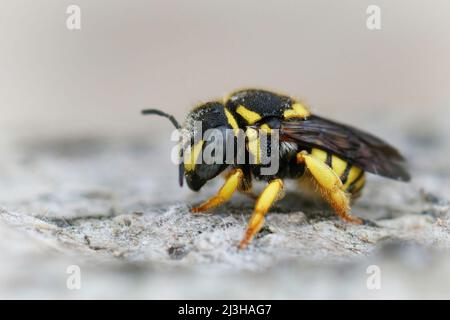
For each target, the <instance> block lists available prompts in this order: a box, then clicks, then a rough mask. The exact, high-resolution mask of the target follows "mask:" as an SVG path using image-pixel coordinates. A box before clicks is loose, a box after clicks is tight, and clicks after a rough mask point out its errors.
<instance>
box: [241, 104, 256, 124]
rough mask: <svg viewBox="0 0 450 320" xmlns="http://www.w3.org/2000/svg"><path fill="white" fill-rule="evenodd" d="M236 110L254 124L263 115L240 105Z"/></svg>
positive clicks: (249, 122)
mask: <svg viewBox="0 0 450 320" xmlns="http://www.w3.org/2000/svg"><path fill="white" fill-rule="evenodd" d="M236 112H237V113H238V114H239V115H240V116H241V117H242V118H244V119H245V121H247V123H248V124H254V123H255V122H257V121H259V120H261V116H260V115H259V114H257V113H256V112H254V111H251V110H248V109H247V108H246V107H244V106H239V107H238V108H237V109H236Z"/></svg>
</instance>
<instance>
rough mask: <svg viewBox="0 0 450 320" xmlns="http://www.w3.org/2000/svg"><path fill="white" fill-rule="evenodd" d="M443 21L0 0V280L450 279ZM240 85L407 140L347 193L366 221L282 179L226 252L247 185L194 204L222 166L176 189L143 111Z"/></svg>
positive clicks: (349, 0)
mask: <svg viewBox="0 0 450 320" xmlns="http://www.w3.org/2000/svg"><path fill="white" fill-rule="evenodd" d="M69 5H78V6H79V7H80V8H81V30H69V29H68V28H67V27H66V20H67V19H68V17H69V14H67V13H66V10H67V8H68V6H69ZM370 5H377V6H379V7H380V9H381V29H380V30H369V29H368V28H367V26H366V21H367V18H368V16H369V15H368V14H367V13H366V10H367V8H368V7H369V6H370ZM449 32H450V2H449V1H448V0H433V1H432V3H431V2H430V1H425V0H396V1H389V0H371V1H366V0H341V1H332V0H302V1H300V0H279V1H260V0H259V1H258V0H246V1H242V0H226V1H225V0H223V1H209V0H191V1H182V0H173V1H163V0H151V1H144V0H141V1H138V0H129V1H126V2H125V1H120V0H71V1H66V0H45V1H44V0H39V1H36V0H2V1H0V298H11V297H15V298H17V297H18V298H59V299H61V298H122V299H123V298H156V299H161V298H178V299H183V298H196V299H198V298H203V299H204V298H209V299H212V298H234V299H239V298H244V299H251V298H272V299H273V298H297V299H298V298H344V299H345V298H357V299H358V298H443V297H445V298H448V297H450V287H449V286H448V283H450V272H449V270H450V268H449V266H450V251H449V250H448V249H449V248H450V202H449V201H448V199H450V196H449V195H450V183H449V181H450V161H449V158H448V155H449V154H450V138H449V137H450V126H449V125H448V119H449V117H450V108H449V106H450V90H449V88H450V59H449V57H450V37H449ZM240 87H261V88H267V89H272V90H276V91H281V92H283V93H287V94H289V95H292V96H294V97H297V98H299V99H301V100H302V101H303V102H304V103H306V104H307V105H308V106H309V107H310V108H311V110H312V111H313V112H314V113H317V114H319V115H323V116H326V117H329V118H332V119H335V120H338V121H342V122H345V123H349V124H352V125H355V126H357V127H360V128H363V129H365V130H367V131H370V132H372V133H375V134H376V135H378V136H380V137H381V138H383V139H385V140H388V141H389V142H391V143H392V144H394V145H395V146H396V147H398V148H399V149H400V150H401V151H402V152H403V154H405V156H406V157H407V158H408V166H409V168H410V170H411V173H412V176H413V180H412V182H411V183H409V184H401V183H398V182H395V181H392V180H387V179H381V178H379V177H375V176H373V175H371V176H370V177H369V179H368V180H369V181H368V183H367V187H366V188H365V193H364V194H363V196H362V197H361V199H359V200H358V202H357V203H355V206H354V211H355V212H356V214H357V215H360V216H362V217H365V218H370V219H373V220H376V222H377V223H378V224H379V225H380V227H379V228H372V227H370V226H351V225H347V224H344V223H341V222H339V221H338V220H337V218H336V217H335V215H334V213H333V212H331V211H330V210H329V208H327V207H324V206H323V205H322V206H321V204H320V203H315V202H312V201H310V200H308V198H305V197H301V196H300V197H299V196H298V193H295V192H293V191H296V189H295V188H292V190H291V191H290V192H288V193H287V196H286V199H284V200H283V201H280V203H279V204H278V203H277V205H276V206H275V207H274V209H273V210H272V213H271V214H270V215H268V218H267V224H266V225H267V228H266V229H264V230H265V231H264V232H263V233H262V234H260V235H258V238H257V239H255V241H254V246H251V248H249V250H247V251H245V252H238V251H237V250H236V245H237V242H238V240H239V239H240V237H241V235H242V234H243V231H244V227H245V223H246V221H247V220H248V217H249V215H250V213H251V211H252V206H253V204H252V203H251V201H249V200H248V199H247V198H245V197H243V196H239V195H237V196H236V198H237V199H233V201H232V202H231V203H230V204H229V205H228V206H224V207H222V208H220V209H218V211H217V212H216V214H213V215H204V216H201V217H193V216H192V215H191V214H190V213H189V211H188V208H189V206H190V205H193V204H197V203H199V201H201V200H204V199H205V198H206V197H207V196H209V195H212V194H213V193H214V192H215V191H216V190H217V188H218V187H219V185H220V180H219V179H216V180H215V181H212V182H211V184H209V185H208V187H205V188H204V189H203V190H202V193H200V194H196V193H193V192H190V191H189V190H188V189H187V188H183V189H180V188H179V187H178V185H177V178H176V176H177V170H176V168H175V166H174V165H173V164H172V163H170V161H169V159H170V153H169V152H170V147H171V144H170V143H169V144H168V143H167V142H169V137H170V136H169V134H170V132H171V131H172V127H171V125H170V124H169V122H168V121H167V120H164V119H158V118H156V119H152V118H148V117H142V116H141V115H140V110H141V109H142V108H149V107H158V108H161V109H163V110H166V111H168V112H171V113H173V114H174V115H175V116H176V117H177V118H178V119H179V120H181V119H182V118H183V117H184V116H185V115H186V113H187V112H188V111H189V110H190V109H191V108H192V107H193V106H194V105H196V104H198V103H200V102H204V101H208V100H211V99H216V98H218V99H221V98H222V97H223V96H224V95H226V94H227V93H229V92H230V91H233V90H235V89H237V88H240ZM372 264H375V265H377V266H380V268H381V270H382V274H383V279H385V280H383V282H382V283H383V290H369V289H368V287H367V285H366V280H367V276H368V275H367V272H366V268H367V266H368V265H372ZM69 265H79V266H80V267H81V270H82V274H83V289H82V290H79V291H77V290H69V289H68V287H67V286H66V280H67V277H68V274H67V272H66V269H67V266H69ZM218 288H219V290H218Z"/></svg>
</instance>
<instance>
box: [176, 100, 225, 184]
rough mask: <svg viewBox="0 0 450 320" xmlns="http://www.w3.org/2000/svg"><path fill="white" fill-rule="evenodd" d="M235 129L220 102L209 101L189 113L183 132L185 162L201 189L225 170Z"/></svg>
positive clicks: (191, 180) (189, 178)
mask: <svg viewBox="0 0 450 320" xmlns="http://www.w3.org/2000/svg"><path fill="white" fill-rule="evenodd" d="M228 129H231V127H230V125H229V124H228V120H227V117H226V115H225V111H224V106H223V104H222V103H220V102H216V101H214V102H207V103H205V104H202V105H200V106H198V107H197V108H195V109H194V110H192V111H191V112H190V113H189V114H188V116H187V117H186V122H185V124H184V126H183V130H182V131H183V132H182V144H181V145H182V155H183V156H182V162H183V170H184V176H185V178H186V182H187V184H188V186H189V188H191V189H192V190H194V191H198V190H199V189H200V188H201V187H202V186H203V185H204V184H205V183H206V182H207V181H208V180H211V179H213V178H214V177H216V176H217V175H219V174H220V173H221V172H222V171H224V170H225V168H226V167H227V165H226V164H225V157H226V154H225V150H226V141H227V136H228V135H229V133H230V130H228Z"/></svg>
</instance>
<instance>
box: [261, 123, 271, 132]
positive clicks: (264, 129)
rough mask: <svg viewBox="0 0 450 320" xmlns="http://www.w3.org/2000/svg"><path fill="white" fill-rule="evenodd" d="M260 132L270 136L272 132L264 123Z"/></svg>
mask: <svg viewBox="0 0 450 320" xmlns="http://www.w3.org/2000/svg"><path fill="white" fill-rule="evenodd" d="M260 129H261V130H262V131H264V132H266V133H267V134H270V133H271V132H272V129H271V128H270V127H269V125H268V124H266V123H264V124H263V125H262V126H261V128H260Z"/></svg>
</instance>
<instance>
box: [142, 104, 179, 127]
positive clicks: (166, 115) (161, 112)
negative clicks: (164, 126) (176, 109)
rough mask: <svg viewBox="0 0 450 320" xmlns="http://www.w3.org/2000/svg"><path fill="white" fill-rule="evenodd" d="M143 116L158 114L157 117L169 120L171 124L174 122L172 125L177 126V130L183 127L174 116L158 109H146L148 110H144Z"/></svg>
mask: <svg viewBox="0 0 450 320" xmlns="http://www.w3.org/2000/svg"><path fill="white" fill-rule="evenodd" d="M142 114H144V115H149V114H156V115H157V116H161V117H164V118H167V119H169V120H170V122H172V124H173V125H174V126H175V128H177V129H181V126H180V124H179V123H178V121H177V119H175V117H174V116H173V115H171V114H168V113H165V112H164V111H161V110H158V109H146V110H142Z"/></svg>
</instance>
